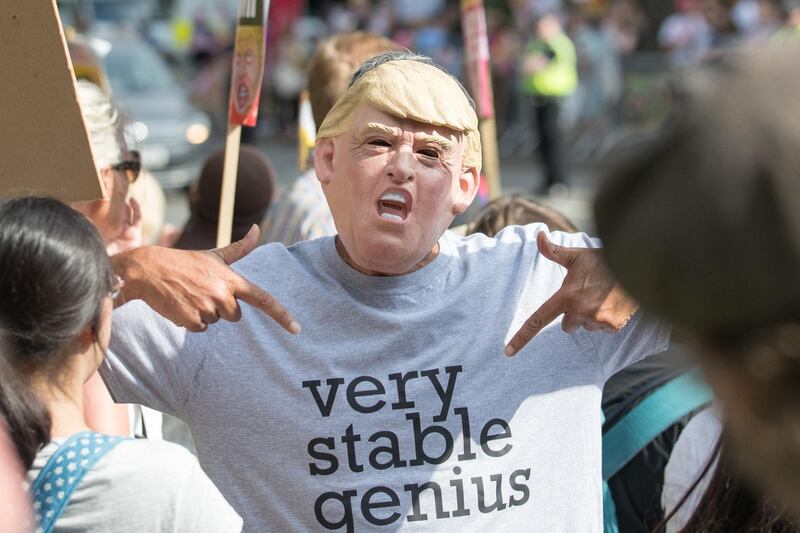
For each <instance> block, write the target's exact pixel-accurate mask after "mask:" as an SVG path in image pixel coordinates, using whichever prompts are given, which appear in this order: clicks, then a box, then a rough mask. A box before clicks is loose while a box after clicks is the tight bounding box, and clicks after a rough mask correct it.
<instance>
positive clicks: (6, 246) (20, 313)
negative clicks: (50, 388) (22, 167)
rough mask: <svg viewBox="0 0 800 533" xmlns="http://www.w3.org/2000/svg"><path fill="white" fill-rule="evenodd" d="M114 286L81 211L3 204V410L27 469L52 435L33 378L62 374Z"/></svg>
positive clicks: (37, 201)
mask: <svg viewBox="0 0 800 533" xmlns="http://www.w3.org/2000/svg"><path fill="white" fill-rule="evenodd" d="M112 286H113V274H112V271H111V266H110V264H109V261H108V257H107V256H106V252H105V248H104V246H103V242H102V240H101V239H100V236H99V235H98V233H97V231H96V230H95V228H94V227H93V226H92V225H91V224H90V223H89V221H88V220H87V219H86V218H85V217H83V216H82V215H81V214H79V213H78V212H76V211H74V210H72V209H70V208H69V207H67V206H66V205H64V204H62V203H61V202H58V201H57V200H52V199H48V198H16V199H11V200H6V201H3V202H2V203H0V339H2V341H3V342H2V348H1V349H0V414H2V416H3V418H4V419H5V422H6V426H7V427H8V430H9V432H10V434H11V437H12V439H13V441H14V443H15V445H16V447H17V451H18V453H19V455H20V457H21V459H22V461H23V464H24V465H25V466H26V468H30V466H31V463H32V461H33V457H34V456H35V454H36V451H37V450H38V448H39V446H40V445H42V444H44V443H46V442H47V441H48V440H49V434H50V418H49V415H48V413H47V411H46V409H45V408H44V406H43V404H42V403H41V402H40V401H39V400H38V398H37V397H36V396H35V395H34V394H33V392H32V390H31V389H30V388H29V384H28V380H29V378H30V376H32V375H41V376H44V377H45V378H46V379H50V380H57V379H58V377H59V373H60V371H61V370H63V367H64V365H65V363H67V356H68V355H69V353H70V349H71V348H72V347H73V346H74V343H76V342H77V341H78V338H79V337H80V335H81V333H82V332H83V331H84V330H85V329H86V327H87V326H91V327H93V328H94V329H95V330H97V328H98V327H99V318H100V311H101V308H102V303H103V299H104V298H105V297H106V296H107V295H108V294H109V292H110V291H111V289H112Z"/></svg>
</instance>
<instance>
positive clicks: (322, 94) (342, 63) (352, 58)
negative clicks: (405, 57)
mask: <svg viewBox="0 0 800 533" xmlns="http://www.w3.org/2000/svg"><path fill="white" fill-rule="evenodd" d="M402 49H403V48H402V47H401V46H400V45H399V44H397V43H396V42H394V41H392V40H389V39H387V38H386V37H381V36H380V35H376V34H374V33H368V32H363V31H354V32H347V33H340V34H337V35H334V36H333V37H331V38H330V39H328V40H327V41H324V42H322V43H320V45H319V46H318V47H317V50H316V52H315V53H314V55H313V56H312V57H311V61H310V62H309V65H308V95H309V99H310V101H311V110H312V113H313V115H314V122H315V123H316V124H317V127H319V126H320V125H321V124H322V121H323V120H325V115H327V114H328V111H330V110H331V108H332V107H333V104H334V103H335V102H336V100H338V99H339V96H341V94H342V93H343V92H344V90H345V89H346V88H347V83H348V82H349V81H350V78H351V77H352V75H353V72H355V70H356V69H357V68H358V67H359V66H360V65H361V64H362V63H363V62H364V61H366V60H367V59H369V58H371V57H374V56H376V55H378V54H380V53H382V52H387V51H391V50H402Z"/></svg>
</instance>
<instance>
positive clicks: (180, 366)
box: [100, 300, 218, 420]
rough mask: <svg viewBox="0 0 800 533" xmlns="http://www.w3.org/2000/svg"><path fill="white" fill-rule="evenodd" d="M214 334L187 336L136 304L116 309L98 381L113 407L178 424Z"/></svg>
mask: <svg viewBox="0 0 800 533" xmlns="http://www.w3.org/2000/svg"><path fill="white" fill-rule="evenodd" d="M217 332H218V329H217V328H216V327H215V326H212V327H210V328H209V329H208V330H207V331H206V332H204V333H190V332H188V331H187V330H186V329H184V328H180V327H177V326H175V325H174V324H173V323H172V322H170V321H169V320H167V319H165V318H163V317H162V316H160V315H159V314H158V313H156V312H155V311H153V310H152V309H151V308H150V307H149V306H148V305H147V304H145V303H144V302H142V301H138V300H137V301H133V302H129V303H128V304H126V305H124V306H122V307H120V308H118V309H116V310H115V311H114V315H113V321H112V326H111V343H110V345H109V350H108V353H107V354H106V357H105V360H104V361H103V363H102V365H100V375H101V376H102V378H103V381H105V383H106V386H107V387H108V389H109V392H110V393H111V396H112V397H113V398H114V401H116V402H118V403H138V404H141V405H144V406H147V407H151V408H153V409H156V410H158V411H162V412H165V413H169V414H171V415H174V416H177V417H179V418H182V419H184V420H185V419H187V417H189V416H190V413H189V412H188V409H189V406H191V405H192V404H193V399H194V398H193V394H194V391H197V390H200V389H201V387H200V386H199V380H200V378H201V376H202V370H203V364H204V361H205V357H206V354H207V353H208V351H209V349H210V344H212V341H213V339H214V338H215V337H216V333H217Z"/></svg>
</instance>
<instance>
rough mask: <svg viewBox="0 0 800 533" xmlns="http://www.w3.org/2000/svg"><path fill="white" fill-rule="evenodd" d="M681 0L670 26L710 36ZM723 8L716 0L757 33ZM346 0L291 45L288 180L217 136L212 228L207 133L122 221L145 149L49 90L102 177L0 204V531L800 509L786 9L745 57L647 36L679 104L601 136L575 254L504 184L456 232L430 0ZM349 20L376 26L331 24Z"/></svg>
mask: <svg viewBox="0 0 800 533" xmlns="http://www.w3.org/2000/svg"><path fill="white" fill-rule="evenodd" d="M712 3H713V4H714V5H716V6H718V7H719V8H720V9H722V7H723V6H722V3H721V2H708V3H702V5H701V3H698V4H695V3H693V2H680V3H679V6H678V7H677V12H676V13H677V14H676V15H673V16H683V17H690V16H691V17H695V19H697V17H698V16H702V17H704V19H703V20H704V21H705V23H706V24H709V25H710V26H713V24H712V22H713V21H715V20H717V21H718V19H716V18H714V17H720V16H721V15H720V13H719V11H718V10H715V9H712V8H711V7H709V6H711V4H712ZM748 3H749V2H745V1H741V2H737V3H735V5H732V6H724V7H725V9H724V10H725V13H727V14H728V15H729V16H730V20H731V21H734V20H735V21H736V24H743V23H742V22H741V21H742V20H749V21H750V22H751V26H749V27H748V28H749V29H748V30H747V31H745V30H741V32H742V34H745V33H746V34H747V35H752V36H753V38H754V39H764V38H765V37H764V36H765V35H766V30H763V27H766V23H764V24H762V25H761V26H760V25H759V24H757V23H754V22H753V18H752V17H751V18H749V19H748V18H747V17H746V16H745V15H746V14H747V13H748V11H747V9H746V6H744V4H748ZM752 3H753V4H757V6H756V7H759V8H761V9H763V10H767V6H768V5H773V4H772V3H770V2H766V1H764V2H752ZM411 4H413V9H412V6H411ZM523 4H524V5H523ZM543 4H545V2H538V3H537V4H536V5H540V6H541V5H543ZM550 4H554V5H549V6H548V8H547V9H546V10H544V11H541V12H536V13H535V14H533V15H529V16H535V17H536V21H537V27H536V32H535V37H534V38H533V39H532V40H531V42H530V43H529V44H528V45H526V46H525V47H524V48H521V49H520V51H519V54H520V55H519V56H518V59H517V61H518V62H519V65H518V66H519V68H520V69H521V70H520V72H522V73H524V74H525V75H527V76H529V80H528V81H529V83H528V84H527V85H526V88H525V90H526V91H527V93H526V94H527V96H528V97H529V98H530V103H531V106H532V107H533V108H534V109H535V110H536V111H535V113H534V116H535V117H536V120H535V122H536V124H537V125H538V130H539V133H538V134H539V135H540V136H543V138H542V139H541V140H540V143H539V144H540V150H541V154H542V159H543V161H544V162H545V165H546V166H547V172H548V180H547V182H546V185H547V186H548V187H549V188H552V187H554V186H557V185H558V184H559V183H560V182H561V181H562V178H561V177H560V176H559V172H560V169H559V165H560V163H559V157H558V154H557V151H558V142H559V141H558V138H557V134H554V133H553V132H552V131H551V132H549V135H551V137H548V132H547V128H548V127H549V126H548V124H552V123H553V122H554V121H555V122H557V120H558V119H557V118H554V117H558V115H559V113H561V109H560V108H561V104H562V102H563V99H564V98H567V97H568V96H569V94H571V93H572V92H574V91H575V90H577V88H578V84H579V80H580V79H581V74H580V69H579V67H580V55H579V54H578V53H576V49H577V50H580V45H578V46H577V47H576V45H575V43H576V42H578V41H580V39H578V38H576V35H577V34H576V33H575V32H574V31H572V30H571V29H570V27H571V26H570V22H569V21H565V20H564V19H563V18H561V17H559V16H557V15H555V14H554V12H553V11H552V10H553V9H557V8H558V7H559V6H558V5H557V4H558V2H550ZM533 5H534V4H532V3H531V4H529V3H512V4H511V7H510V8H509V9H513V10H517V9H519V10H523V9H530V8H531V6H533ZM622 5H623V4H622V3H621V2H620V3H615V4H614V6H616V8H618V9H623V8H622V7H620V6H622ZM751 7H752V6H751ZM368 8H369V4H367V3H359V2H353V3H350V4H348V5H347V7H346V8H345V7H341V6H339V5H338V4H337V5H333V6H331V7H330V10H329V11H328V12H327V16H328V20H330V21H332V22H331V24H335V25H339V26H341V27H339V26H336V28H335V29H337V30H346V31H339V32H337V33H336V34H335V35H333V36H332V37H330V38H328V39H324V40H322V41H320V43H319V45H318V46H317V47H316V48H315V49H314V52H313V54H311V56H310V58H309V61H308V62H309V65H310V66H309V70H308V76H307V82H305V81H304V86H306V87H307V90H308V92H309V100H310V102H311V107H312V112H313V115H314V119H315V121H316V124H317V132H316V139H317V142H316V147H315V150H314V153H313V155H312V159H313V161H312V163H313V168H312V169H310V170H308V171H306V172H304V173H302V174H300V175H299V176H297V178H296V179H295V181H294V182H293V183H292V185H291V186H290V188H289V189H288V190H287V191H284V192H283V193H282V194H280V195H278V194H277V181H278V180H277V177H276V171H275V169H274V168H273V165H272V164H271V162H270V161H269V159H267V158H266V157H265V156H264V155H263V153H261V151H260V150H258V149H257V148H254V147H250V146H243V147H242V148H241V151H240V155H239V165H238V176H237V177H238V180H237V189H236V209H235V212H234V223H233V240H234V241H235V242H234V243H233V244H231V245H229V246H226V247H223V248H219V249H213V243H214V241H215V236H216V221H217V219H218V217H219V195H220V182H221V175H222V167H223V159H224V153H223V152H218V153H215V154H213V155H211V156H210V157H209V158H208V160H207V161H206V162H205V164H204V166H203V169H202V172H201V175H200V176H199V179H198V180H197V182H196V183H195V184H194V185H193V186H192V187H191V190H190V193H189V194H190V205H191V213H190V218H189V220H188V221H187V222H186V224H185V225H184V227H182V228H180V229H178V230H176V231H172V232H164V231H162V230H161V228H159V225H160V224H159V223H158V222H154V223H153V226H154V228H151V229H149V230H148V232H149V234H150V235H149V236H145V235H144V234H143V230H144V228H145V227H146V225H145V221H146V220H151V221H152V220H155V221H161V220H163V215H162V214H160V213H158V210H159V209H163V205H160V204H159V202H158V201H154V200H153V196H152V195H148V194H147V193H145V192H143V191H145V190H146V189H143V188H142V189H137V187H140V186H141V184H142V183H143V181H144V180H146V179H147V172H146V161H142V160H141V159H140V157H139V154H138V153H137V152H136V150H135V149H134V147H132V146H131V145H130V144H129V141H128V138H127V136H126V129H125V128H126V126H125V124H124V121H123V120H122V117H121V115H120V113H119V112H118V111H117V109H116V107H115V104H114V102H113V99H112V97H111V95H110V94H109V93H108V91H107V88H103V87H100V86H98V85H95V84H93V83H91V82H90V81H87V80H78V82H77V85H76V87H77V97H78V99H79V101H80V104H81V111H82V114H83V118H84V123H85V125H86V129H87V132H88V134H89V139H90V142H91V145H92V152H93V154H94V158H95V164H96V168H97V170H98V176H99V177H100V179H101V180H102V181H103V185H104V187H103V189H104V191H105V196H104V198H103V199H100V200H93V201H84V202H77V203H73V204H70V205H66V204H63V203H61V202H59V201H58V200H54V199H51V198H47V197H45V196H42V195H40V196H30V195H27V196H19V197H11V198H6V199H3V200H2V201H0V294H1V295H2V297H0V421H1V422H2V424H0V460H2V461H3V462H2V468H3V471H4V472H8V475H4V479H3V483H2V484H0V490H2V491H4V492H3V493H2V494H3V495H2V497H0V499H1V500H2V501H3V502H5V503H3V504H2V506H0V523H2V524H4V525H3V526H1V527H3V528H7V530H8V531H15V532H16V531H31V530H34V529H36V528H41V530H42V531H74V530H79V531H98V532H100V531H166V530H174V531H187V532H188V531H265V530H267V531H320V530H335V531H381V530H384V529H387V530H388V529H391V530H401V529H402V530H412V529H413V530H417V529H419V530H423V529H424V530H433V531H449V530H462V529H466V530H475V531H493V530H500V531H531V530H533V531H600V530H605V531H609V532H612V531H630V532H634V531H686V532H693V531H703V532H705V531H711V532H717V531H718V532H725V531H775V532H784V531H786V532H789V531H796V530H798V529H800V524H798V518H800V497H798V495H799V494H800V492H798V489H797V487H798V486H800V468H799V467H798V465H800V443H798V438H797V435H798V432H797V426H796V425H795V424H796V422H797V419H798V416H799V415H800V401H799V400H800V396H798V394H797V392H796V391H797V379H796V375H797V374H798V368H797V360H798V358H797V353H798V347H800V334H799V333H798V331H800V325H798V322H797V321H798V316H797V313H798V307H800V293H798V285H797V284H796V283H793V282H792V280H793V279H794V276H793V274H794V273H795V272H797V269H798V268H800V264H798V262H800V261H798V257H800V239H799V238H798V235H799V234H800V222H798V219H797V213H800V187H798V185H797V178H796V175H795V173H796V168H797V165H796V164H795V163H797V161H795V160H796V159H797V156H796V155H795V154H797V153H800V152H798V150H797V149H796V147H797V146H798V145H800V127H798V122H797V119H796V116H797V114H796V113H793V112H792V111H794V110H797V109H798V105H797V100H796V97H795V94H796V92H797V88H798V87H800V63H798V62H797V60H796V58H797V57H800V43H798V42H797V40H795V39H793V38H792V37H791V35H789V33H790V32H789V30H787V29H786V28H788V27H789V26H787V24H791V17H792V16H795V17H796V16H797V15H796V13H795V12H794V11H792V9H794V8H793V7H792V5H789V6H788V7H787V6H782V7H781V8H782V9H783V8H785V9H786V13H788V17H789V19H788V20H789V22H788V23H787V22H785V21H783V19H781V22H780V24H775V25H773V26H772V31H771V32H770V34H771V35H772V36H771V37H768V38H765V40H766V41H768V42H766V43H764V44H763V46H753V49H751V50H741V49H740V50H737V51H736V52H735V53H720V54H718V55H716V57H715V59H714V60H713V62H710V63H707V64H705V65H704V66H702V67H697V68H688V67H687V66H686V64H685V63H683V62H684V61H685V58H684V57H683V55H684V52H686V53H688V52H687V50H689V48H692V50H693V47H694V44H692V45H691V46H689V45H688V44H687V45H686V46H687V48H686V49H685V50H682V51H680V52H679V51H678V48H677V47H674V46H673V47H670V53H672V54H674V55H673V57H674V60H675V61H676V63H682V65H681V67H682V68H686V69H687V70H686V71H682V72H681V75H680V76H679V77H678V78H676V82H675V84H674V91H675V94H676V96H677V98H676V101H677V102H679V104H680V105H676V107H675V109H674V110H673V111H672V114H671V118H670V120H668V121H666V122H665V123H664V124H663V125H662V126H661V127H660V128H659V129H658V130H657V131H656V132H654V133H652V134H651V135H649V136H647V137H644V138H643V139H642V140H641V141H640V142H638V143H636V144H635V146H625V147H622V148H620V149H619V150H617V151H615V152H614V153H613V154H612V157H611V158H610V161H609V163H608V165H607V168H608V175H607V176H606V179H605V181H604V183H603V185H602V187H601V189H600V192H599V194H598V197H597V200H596V204H595V211H596V218H597V225H598V231H599V234H600V236H601V237H602V238H603V248H602V249H601V248H600V241H598V240H597V239H595V238H592V237H590V236H588V235H586V234H584V233H580V232H579V231H578V228H577V227H576V226H575V225H574V224H573V223H572V222H571V221H570V220H569V218H568V217H566V216H565V215H563V214H562V213H560V212H558V211H557V210H555V209H554V208H553V207H551V206H547V205H543V204H541V203H539V202H538V201H537V200H536V199H534V198H531V197H527V196H513V197H501V198H498V199H495V200H494V201H492V202H491V203H489V204H488V205H487V206H485V207H484V208H483V209H482V210H480V211H479V212H478V213H477V215H476V216H475V217H474V218H472V220H470V222H469V223H468V224H466V225H463V226H454V220H455V219H456V217H458V216H460V215H463V214H464V213H465V212H466V211H467V209H468V208H469V207H470V206H471V205H472V203H473V202H474V200H475V198H476V196H477V194H478V189H479V187H480V182H481V178H480V175H481V164H482V143H481V137H480V134H479V130H478V117H477V115H476V111H475V104H474V102H473V100H472V98H471V97H470V95H469V93H468V91H467V90H466V89H465V87H464V85H463V84H462V83H461V82H460V81H459V76H458V72H459V67H458V63H457V61H456V62H455V63H453V62H451V61H448V55H447V53H443V50H444V49H445V48H446V46H443V47H442V48H437V47H436V46H435V45H436V43H440V42H444V43H449V41H448V37H447V36H448V35H449V34H448V31H444V30H443V31H444V37H442V36H441V35H438V34H437V31H436V30H435V28H434V30H432V31H430V32H428V31H426V28H428V26H425V25H424V24H423V22H422V21H428V22H430V21H432V20H436V21H438V22H437V25H438V24H448V23H455V22H453V21H452V20H451V19H450V18H448V17H447V16H443V14H444V13H446V12H448V9H451V8H452V6H450V5H449V4H447V3H445V2H431V1H427V2H419V3H417V2H413V3H412V2H407V3H398V2H394V3H387V4H386V5H381V6H374V7H373V8H372V9H368ZM701 8H702V9H701ZM543 9H544V8H543ZM583 9H584V10H583V11H581V13H582V15H580V16H585V13H587V12H591V10H590V7H589V6H584V8H583ZM337 10H338V11H337ZM587 10H588V11H587ZM612 12H614V11H613V10H611V11H609V12H608V16H609V17H611V16H612V15H611V13H612ZM763 12H766V11H763ZM514 13H517V12H516V11H514ZM519 13H522V11H520V12H519ZM750 13H751V15H752V12H750ZM759 13H762V11H759ZM786 13H784V14H785V15H786ZM793 13H794V14H793ZM575 16H576V17H579V15H577V14H576V15H575ZM619 16H621V15H619ZM762 16H764V17H766V16H765V15H763V13H762V15H759V17H758V20H762V18H761V17H762ZM381 17H386V20H392V21H393V23H392V24H389V23H388V22H386V20H384V19H381ZM633 18H635V17H633ZM381 20H384V24H387V27H386V28H383V30H384V31H382V32H381V34H386V33H387V31H386V30H387V28H391V27H395V26H394V24H396V23H397V21H403V23H404V24H406V25H407V27H405V28H406V30H407V33H404V32H403V30H402V28H401V26H402V25H401V26H397V27H396V28H395V30H396V31H395V33H394V34H393V35H394V37H395V38H396V39H395V40H392V39H389V38H387V37H383V36H382V35H381V34H378V33H371V32H365V31H350V30H352V29H353V28H355V27H361V26H364V25H375V24H378V23H379V22H380V21H381ZM515 20H516V18H515ZM522 20H523V21H524V20H528V19H522ZM570 20H571V21H572V22H574V21H575V20H577V19H570ZM627 20H632V19H627ZM687 20H688V19H687ZM763 20H767V19H766V18H763ZM448 21H449V22H448ZM698 21H699V19H697V20H694V21H693V22H692V23H691V24H689V23H687V22H686V21H685V20H684V21H683V22H681V21H679V22H675V19H667V20H666V21H665V22H664V27H663V28H662V30H663V31H661V32H660V36H659V39H662V38H663V39H666V36H668V35H669V34H672V33H681V32H680V31H678V30H675V29H667V28H668V26H669V25H677V26H680V25H681V24H684V25H685V26H687V27H688V26H692V25H696V26H700V23H699V22H698ZM518 22H519V21H518ZM587 24H589V25H591V24H593V23H592V22H590V21H588V19H587ZM286 25H287V28H288V27H291V24H290V22H287V23H286ZM762 26H763V27H762ZM779 26H780V27H779ZM371 27H372V29H379V28H377V27H373V26H371ZM720 27H721V26H720ZM398 28H399V29H398ZM759 28H761V29H759ZM628 29H629V30H630V29H631V28H628ZM424 30H425V31H424ZM704 31H705V30H704ZM428 33H430V35H429V34H428ZM623 33H624V32H621V33H620V35H619V36H618V37H619V39H618V41H617V42H619V43H627V45H628V46H629V51H630V50H634V49H636V47H637V46H638V44H636V42H635V41H636V40H637V39H638V37H635V36H633V35H632V34H633V33H635V32H633V31H631V33H630V34H627V38H624V37H625V35H623ZM712 33H713V32H712ZM532 35H534V34H532ZM570 36H571V37H572V38H571V37H570ZM417 39H419V40H420V41H421V42H425V43H428V45H430V46H431V47H432V48H431V49H430V50H426V51H428V52H429V53H430V54H431V55H433V56H435V59H431V57H428V56H427V55H423V54H417V53H414V52H409V51H408V50H407V47H408V46H409V44H410V43H411V44H414V48H418V49H422V48H424V47H422V46H421V45H419V43H418V42H417ZM437 39H440V40H441V39H443V41H440V40H437ZM632 41H633V42H632ZM681 42H682V43H684V44H685V43H688V42H689V41H681ZM712 42H717V41H715V40H714V39H712ZM450 44H452V43H450ZM453 46H455V47H456V48H457V47H458V45H457V44H455V45H453ZM665 46H666V45H665ZM711 50H712V48H708V49H707V50H706V51H705V52H704V55H705V56H707V57H711V56H710V55H708V54H713V52H711ZM692 53H694V52H692ZM437 59H438V61H437ZM450 59H451V60H452V58H450ZM692 61H704V59H703V58H701V56H699V55H698V56H697V57H695V58H694V59H693V60H692ZM515 68H517V67H515ZM304 78H305V75H304ZM765 80H769V83H766V82H765ZM595 81H597V80H595ZM744 103H747V104H749V105H744ZM553 135H554V136H553ZM554 147H555V148H554ZM151 179H152V178H151ZM41 192H42V193H46V191H41ZM156 196H157V195H156ZM153 242H157V243H159V244H160V246H153V245H151V244H150V243H153ZM640 305H641V306H642V308H641V309H640ZM168 441H173V442H168ZM176 443H177V444H176ZM180 445H183V446H184V447H181V446H180ZM185 448H188V450H187V449H185ZM1 530H2V531H6V529H1Z"/></svg>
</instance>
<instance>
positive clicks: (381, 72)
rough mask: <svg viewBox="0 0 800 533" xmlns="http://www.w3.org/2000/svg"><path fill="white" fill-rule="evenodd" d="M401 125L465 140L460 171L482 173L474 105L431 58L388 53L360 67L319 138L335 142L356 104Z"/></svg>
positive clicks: (335, 105)
mask: <svg viewBox="0 0 800 533" xmlns="http://www.w3.org/2000/svg"><path fill="white" fill-rule="evenodd" d="M362 103H364V104H368V105H370V106H372V107H374V108H375V109H378V110H380V111H383V112H384V113H388V114H389V115H392V116H394V117H398V118H401V119H405V120H411V121H414V122H419V123H421V124H430V125H434V126H442V127H445V128H448V129H450V130H453V131H455V132H458V133H460V134H461V135H463V137H464V145H465V149H464V161H463V167H464V168H473V167H474V168H476V169H477V170H478V171H480V168H481V140H480V135H479V133H478V116H477V114H476V113H475V103H474V102H473V101H472V98H471V97H470V96H469V94H468V93H467V91H466V89H465V88H464V86H463V85H462V84H461V82H459V81H458V80H457V79H456V78H455V77H454V76H453V75H452V74H450V73H448V72H447V71H446V70H444V69H443V68H442V67H440V66H439V65H437V64H436V63H435V62H434V61H433V60H432V59H430V58H428V57H425V56H420V55H417V54H412V53H408V52H387V53H384V54H380V55H378V56H376V57H374V58H372V59H370V60H369V61H367V62H365V63H364V64H363V65H361V66H360V67H359V68H358V70H357V71H356V72H355V74H354V75H353V78H352V79H351V80H350V85H349V86H348V88H347V90H346V91H345V92H344V94H342V96H341V98H339V99H338V100H337V101H336V103H335V104H334V106H333V108H332V109H331V110H330V112H329V113H328V115H327V116H326V117H325V120H324V121H323V122H322V124H321V125H320V127H319V132H318V133H317V138H318V139H325V138H333V137H337V136H338V135H341V134H342V133H344V132H345V131H346V130H347V129H348V128H349V127H350V125H351V122H352V119H353V115H354V113H355V111H356V109H357V108H358V106H359V105H360V104H362Z"/></svg>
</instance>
